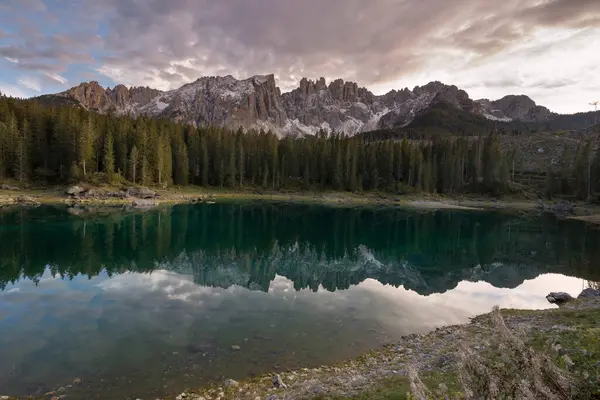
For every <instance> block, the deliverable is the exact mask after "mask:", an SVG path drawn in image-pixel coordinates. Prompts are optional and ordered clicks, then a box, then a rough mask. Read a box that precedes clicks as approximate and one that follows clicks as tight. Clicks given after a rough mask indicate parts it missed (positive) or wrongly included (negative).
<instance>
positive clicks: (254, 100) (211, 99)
mask: <svg viewBox="0 0 600 400" xmlns="http://www.w3.org/2000/svg"><path fill="white" fill-rule="evenodd" d="M142 112H144V113H149V114H160V115H162V116H165V117H169V118H171V119H173V120H175V121H177V122H185V123H190V124H194V125H196V126H203V125H214V126H220V127H229V128H232V129H238V128H246V129H249V128H256V127H258V128H261V127H262V128H271V127H280V126H283V125H284V123H285V121H286V119H287V117H286V113H285V110H284V109H283V104H282V101H281V92H280V91H279V88H278V87H277V85H276V84H275V77H274V75H264V76H253V77H252V78H249V79H245V80H241V81H240V80H237V79H235V78H233V77H232V76H230V75H229V76H226V77H205V78H200V79H198V80H197V81H195V82H193V83H190V84H187V85H184V86H183V87H181V88H180V89H177V90H173V91H171V92H166V93H164V94H163V95H161V96H158V97H157V98H156V99H154V100H153V102H152V103H150V104H148V106H146V108H144V109H142Z"/></svg>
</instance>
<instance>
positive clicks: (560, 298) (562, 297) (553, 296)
mask: <svg viewBox="0 0 600 400" xmlns="http://www.w3.org/2000/svg"><path fill="white" fill-rule="evenodd" d="M546 300H548V302H549V303H551V304H558V305H561V304H564V303H566V302H567V301H570V300H573V297H571V295H570V294H569V293H565V292H552V293H549V294H548V295H547V296H546Z"/></svg>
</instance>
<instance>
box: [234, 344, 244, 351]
mask: <svg viewBox="0 0 600 400" xmlns="http://www.w3.org/2000/svg"><path fill="white" fill-rule="evenodd" d="M241 349H242V348H241V347H240V346H238V345H237V344H234V345H233V346H231V350H233V351H240V350H241Z"/></svg>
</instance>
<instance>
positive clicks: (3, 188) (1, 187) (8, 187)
mask: <svg viewBox="0 0 600 400" xmlns="http://www.w3.org/2000/svg"><path fill="white" fill-rule="evenodd" d="M0 189H2V190H12V191H17V190H19V188H18V187H16V186H10V185H1V186H0Z"/></svg>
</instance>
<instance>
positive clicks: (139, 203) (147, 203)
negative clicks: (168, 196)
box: [131, 199, 157, 208]
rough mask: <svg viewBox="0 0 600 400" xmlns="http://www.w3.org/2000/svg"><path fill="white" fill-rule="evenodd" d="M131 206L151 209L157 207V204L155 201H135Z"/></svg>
mask: <svg viewBox="0 0 600 400" xmlns="http://www.w3.org/2000/svg"><path fill="white" fill-rule="evenodd" d="M131 205H132V206H134V207H136V208H151V207H156V205H157V203H156V201H154V200H148V199H135V200H133V201H132V202H131Z"/></svg>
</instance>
